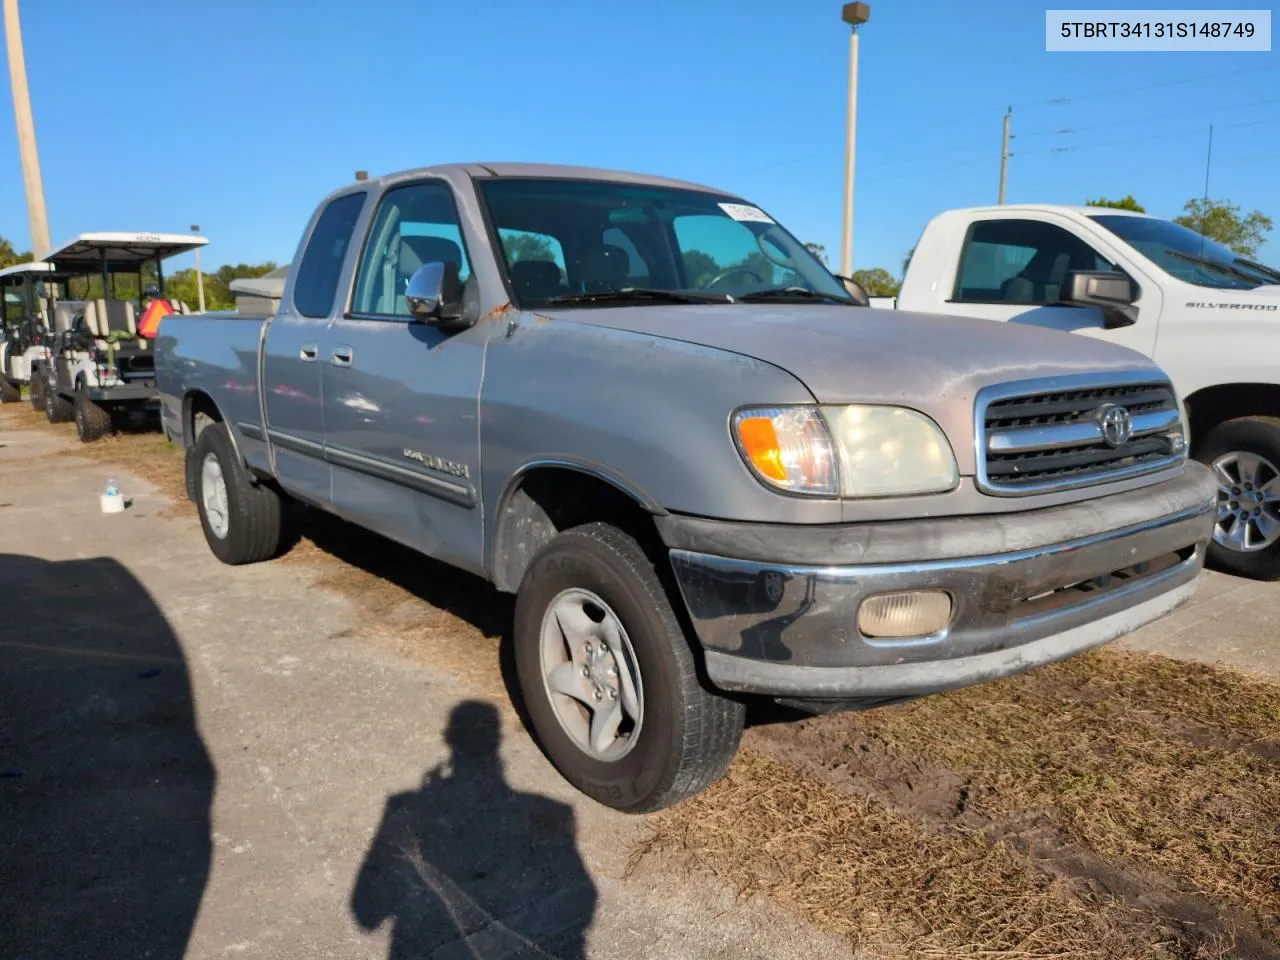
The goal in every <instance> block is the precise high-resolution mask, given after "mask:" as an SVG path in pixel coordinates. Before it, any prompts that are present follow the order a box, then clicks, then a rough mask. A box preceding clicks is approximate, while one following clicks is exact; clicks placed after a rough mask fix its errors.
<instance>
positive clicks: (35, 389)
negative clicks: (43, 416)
mask: <svg viewBox="0 0 1280 960" xmlns="http://www.w3.org/2000/svg"><path fill="white" fill-rule="evenodd" d="M27 394H28V395H29V398H30V400H31V409H32V410H34V411H35V412H36V413H40V412H42V411H43V410H44V376H43V375H42V374H40V373H35V372H33V373H32V374H31V385H30V386H29V387H27Z"/></svg>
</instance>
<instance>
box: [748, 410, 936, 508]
mask: <svg viewBox="0 0 1280 960" xmlns="http://www.w3.org/2000/svg"><path fill="white" fill-rule="evenodd" d="M733 432H734V437H735V439H736V440H737V443H738V449H739V450H740V451H741V452H742V456H743V458H744V459H745V460H746V461H747V463H748V464H749V465H750V466H751V469H752V471H753V472H754V473H755V474H756V476H757V477H759V478H760V479H761V480H763V481H764V482H765V483H767V484H769V485H770V486H773V487H776V488H777V489H779V490H784V491H786V492H788V493H798V494H807V495H810V496H825V497H833V496H837V495H839V496H842V497H901V496H911V495H913V494H923V493H944V492H946V491H947V490H951V489H953V488H954V487H955V485H956V483H957V482H958V480H959V474H958V471H957V469H956V458H955V454H954V453H953V452H952V450H951V445H950V444H949V443H948V442H947V438H946V436H945V435H944V434H943V433H942V430H941V429H940V428H939V427H938V425H937V424H936V423H934V422H933V421H932V420H930V419H929V418H928V417H926V416H925V415H924V414H922V413H918V412H916V411H915V410H908V409H906V408H904V407H885V406H866V405H854V406H839V407H836V406H830V407H768V408H754V409H746V410H740V411H738V413H737V414H735V415H734V418H733Z"/></svg>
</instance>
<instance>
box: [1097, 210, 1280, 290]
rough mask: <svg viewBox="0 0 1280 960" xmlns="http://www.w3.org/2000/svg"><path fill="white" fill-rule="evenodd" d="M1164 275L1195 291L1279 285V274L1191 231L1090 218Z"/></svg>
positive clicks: (1163, 223) (1160, 223) (1143, 220)
mask: <svg viewBox="0 0 1280 960" xmlns="http://www.w3.org/2000/svg"><path fill="white" fill-rule="evenodd" d="M1090 219H1092V220H1094V221H1095V222H1096V223H1098V224H1099V225H1100V226H1103V227H1105V228H1106V229H1108V230H1110V231H1111V232H1112V233H1114V234H1115V235H1116V236H1117V237H1119V238H1120V239H1121V240H1123V241H1124V242H1125V243H1127V244H1129V246H1131V247H1133V248H1134V249H1135V250H1137V251H1138V252H1139V253H1141V254H1142V255H1143V256H1145V257H1146V258H1147V259H1148V260H1150V261H1152V262H1153V263H1155V265H1156V266H1158V267H1160V269H1162V270H1163V271H1164V272H1165V273H1168V274H1169V275H1170V276H1173V277H1177V278H1178V279H1179V280H1185V281H1186V282H1187V283H1194V284H1195V285H1196V286H1198V287H1216V288H1218V289H1220V290H1252V289H1253V288H1254V287H1260V286H1263V285H1265V284H1273V283H1280V272H1277V271H1276V270H1273V269H1272V268H1271V267H1265V266H1263V265H1262V264H1260V263H1255V262H1254V261H1252V260H1247V259H1245V258H1244V257H1242V256H1240V255H1239V254H1238V253H1236V252H1235V251H1233V250H1231V249H1230V248H1229V247H1225V246H1223V245H1222V244H1220V243H1218V242H1216V241H1214V240H1210V239H1209V238H1208V237H1202V236H1201V235H1200V234H1198V233H1196V232H1195V231H1194V230H1188V229H1187V228H1186V227H1183V226H1179V225H1178V224H1176V223H1172V222H1170V221H1168V220H1157V219H1155V218H1154V217H1125V216H1116V215H1113V214H1103V215H1098V216H1092V217H1091V218H1090Z"/></svg>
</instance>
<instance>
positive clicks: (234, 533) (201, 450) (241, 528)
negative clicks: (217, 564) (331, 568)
mask: <svg viewBox="0 0 1280 960" xmlns="http://www.w3.org/2000/svg"><path fill="white" fill-rule="evenodd" d="M194 457H195V461H196V468H195V483H196V508H197V509H198V510H199V511H200V526H201V527H203V528H204V538H205V540H206V541H207V542H208V544H209V549H210V550H212V551H213V554H214V556H216V557H217V558H218V559H219V560H221V561H222V562H223V563H226V564H231V565H232V566H238V565H239V564H243V563H258V562H259V561H262V560H270V559H271V558H272V557H274V556H275V555H276V554H277V552H278V551H279V549H280V527H281V524H280V495H279V494H278V493H276V491H275V490H273V489H272V488H271V487H268V486H267V485H266V484H264V483H261V482H260V481H259V480H257V479H256V478H254V476H253V475H252V474H250V473H249V471H248V470H246V469H245V467H244V464H242V463H241V462H240V457H239V456H238V455H237V454H236V451H235V448H234V447H233V446H232V444H231V436H230V434H228V433H227V427H226V425H225V424H222V423H214V424H210V425H209V426H207V427H205V428H204V430H202V431H201V432H200V436H199V438H198V439H197V440H196V445H195V450H194ZM208 464H216V467H217V469H216V474H217V476H220V477H221V481H222V485H223V486H222V498H221V506H222V510H221V516H222V517H223V518H224V519H221V520H220V519H219V518H218V517H217V516H213V517H211V513H210V510H211V508H210V506H209V500H208V498H207V497H206V493H211V495H212V496H213V497H214V500H215V502H216V501H217V490H216V487H208V488H207V484H209V483H210V482H211V481H212V482H213V483H216V482H217V481H216V480H214V479H213V477H212V476H211V471H206V469H205V467H206V465H208Z"/></svg>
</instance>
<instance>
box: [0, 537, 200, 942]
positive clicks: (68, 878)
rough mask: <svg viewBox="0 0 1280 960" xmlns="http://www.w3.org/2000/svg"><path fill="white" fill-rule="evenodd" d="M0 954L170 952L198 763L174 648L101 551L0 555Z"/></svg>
mask: <svg viewBox="0 0 1280 960" xmlns="http://www.w3.org/2000/svg"><path fill="white" fill-rule="evenodd" d="M0 584H4V586H5V595H6V597H7V598H8V599H9V601H10V602H9V603H7V604H6V608H5V610H4V612H3V614H0V617H2V618H3V621H2V626H0V903H2V904H3V906H0V915H2V919H0V957H21V958H24V960H36V958H44V957H49V958H55V957H56V958H63V957H90V956H92V957H98V958H108V960H114V958H119V960H133V958H137V957H149V958H153V960H179V958H181V957H182V956H184V954H185V953H186V949H187V943H188V940H189V939H190V936H191V931H192V927H193V925H194V923H195V919H196V913H197V911H198V909H199V906H200V901H201V898H202V897H203V895H204V888H205V883H206V881H207V880H208V876H209V868H210V858H211V841H210V821H209V809H210V804H211V802H212V799H213V791H214V768H213V763H212V762H211V760H210V758H209V754H208V752H207V751H206V749H205V746H204V742H203V741H202V740H201V738H200V734H199V732H198V731H197V729H196V721H195V710H194V705H193V703H192V696H191V683H190V679H189V677H188V674H187V665H186V661H185V658H184V657H183V653H182V648H181V646H180V645H179V643H178V639H177V637H176V636H175V635H174V632H173V630H172V628H171V627H170V626H169V624H168V622H167V621H166V620H165V617H164V614H163V613H162V612H161V611H160V609H159V608H158V607H157V606H156V603H155V601H154V600H152V598H151V596H150V595H149V594H148V593H147V591H146V589H145V588H144V587H143V586H142V584H140V583H139V582H138V581H137V580H136V579H135V578H134V577H133V575H132V574H131V573H130V572H129V571H128V570H127V569H126V568H125V567H123V566H122V565H121V564H119V563H117V562H116V561H114V560H110V559H105V558H99V559H93V560H68V561H63V562H51V561H47V560H42V559H39V558H36V557H30V556H21V555H15V554H0Z"/></svg>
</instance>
